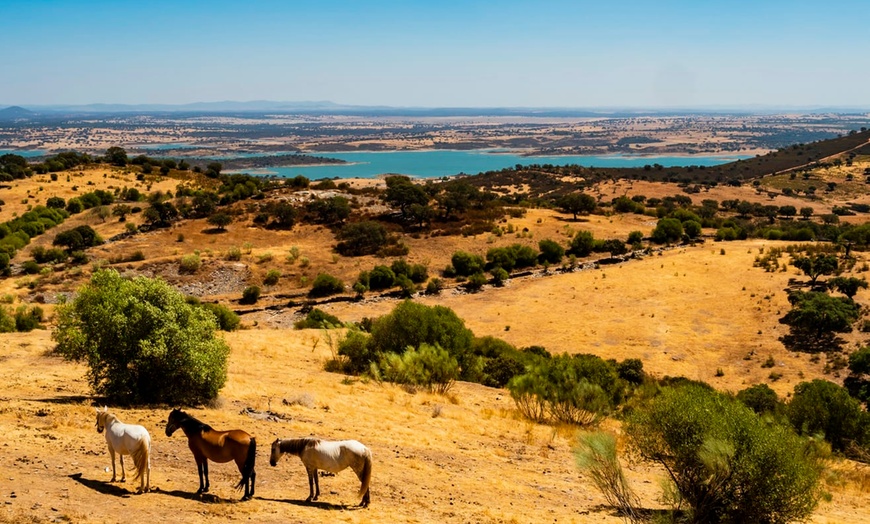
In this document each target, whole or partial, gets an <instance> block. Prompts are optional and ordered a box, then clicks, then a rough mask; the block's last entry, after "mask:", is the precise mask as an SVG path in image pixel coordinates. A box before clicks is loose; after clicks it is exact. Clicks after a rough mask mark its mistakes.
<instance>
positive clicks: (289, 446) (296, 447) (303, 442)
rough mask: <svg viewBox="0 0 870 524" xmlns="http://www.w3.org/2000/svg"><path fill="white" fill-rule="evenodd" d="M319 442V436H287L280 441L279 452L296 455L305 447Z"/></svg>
mask: <svg viewBox="0 0 870 524" xmlns="http://www.w3.org/2000/svg"><path fill="white" fill-rule="evenodd" d="M319 443H320V439H319V438H288V439H284V440H282V441H280V444H279V448H280V449H281V453H290V454H292V455H298V454H300V453H302V451H303V450H305V449H306V448H309V447H313V446H316V445H318V444H319Z"/></svg>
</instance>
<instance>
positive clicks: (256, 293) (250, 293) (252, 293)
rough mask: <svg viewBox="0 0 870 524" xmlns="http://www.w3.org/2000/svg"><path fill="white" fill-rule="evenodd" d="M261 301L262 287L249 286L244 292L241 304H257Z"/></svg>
mask: <svg viewBox="0 0 870 524" xmlns="http://www.w3.org/2000/svg"><path fill="white" fill-rule="evenodd" d="M257 300H260V286H248V287H246V288H245V290H244V291H242V299H241V300H239V303H240V304H256V303H257Z"/></svg>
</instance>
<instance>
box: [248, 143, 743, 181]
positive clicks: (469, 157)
mask: <svg viewBox="0 0 870 524" xmlns="http://www.w3.org/2000/svg"><path fill="white" fill-rule="evenodd" d="M313 154H315V155H317V156H325V157H331V158H339V159H341V160H344V161H346V162H349V163H348V164H328V165H316V166H291V167H269V168H263V169H239V170H235V171H236V172H241V173H250V174H261V175H276V176H279V177H294V176H296V175H303V176H306V177H308V178H310V179H318V178H333V177H338V178H376V177H378V176H379V175H384V174H388V173H390V174H391V173H397V174H402V175H409V176H412V177H418V178H437V177H443V176H450V175H457V174H460V173H464V174H469V175H474V174H478V173H482V172H484V171H494V170H498V169H503V168H506V167H513V166H515V165H517V164H522V165H528V164H553V165H566V164H578V165H582V166H587V167H588V166H594V167H643V166H644V165H646V164H661V165H663V166H666V167H667V166H688V165H695V166H702V165H703V166H715V165H718V164H724V163H726V162H732V161H734V160H739V159H741V158H747V157H746V156H674V157H671V156H656V157H653V156H623V155H611V156H594V155H575V156H520V155H517V154H513V153H501V152H495V151H492V150H474V151H450V150H448V151H444V150H438V151H388V152H353V153H345V152H341V153H321V152H318V153H313Z"/></svg>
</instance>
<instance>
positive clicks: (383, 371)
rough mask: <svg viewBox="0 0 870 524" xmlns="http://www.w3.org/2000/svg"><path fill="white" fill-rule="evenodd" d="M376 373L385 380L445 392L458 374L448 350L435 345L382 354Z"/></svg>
mask: <svg viewBox="0 0 870 524" xmlns="http://www.w3.org/2000/svg"><path fill="white" fill-rule="evenodd" d="M377 374H378V375H379V376H380V378H381V379H383V380H386V381H388V382H395V383H397V384H408V385H412V386H422V387H426V388H427V389H429V390H430V391H432V392H435V393H441V394H444V393H447V392H448V391H449V390H450V388H451V387H453V384H454V383H455V382H456V379H457V378H458V377H459V363H458V362H457V361H456V358H455V357H453V356H452V355H450V353H449V352H448V351H447V350H445V349H442V348H441V347H439V346H437V345H435V346H432V345H429V344H421V345H420V347H418V348H408V349H407V350H406V351H404V352H403V353H401V354H396V353H387V354H385V355H382V356H381V359H380V362H379V363H378V365H377Z"/></svg>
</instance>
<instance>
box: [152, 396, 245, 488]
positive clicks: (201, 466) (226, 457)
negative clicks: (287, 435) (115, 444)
mask: <svg viewBox="0 0 870 524" xmlns="http://www.w3.org/2000/svg"><path fill="white" fill-rule="evenodd" d="M179 428H180V429H181V430H182V431H184V434H185V435H186V436H187V446H188V447H189V448H190V451H191V452H192V453H193V459H194V460H195V461H196V470H197V473H199V490H197V493H206V492H208V489H209V481H208V461H209V460H211V461H212V462H217V463H220V464H222V463H225V462H230V461H235V463H236V466H237V467H238V468H239V473H241V474H242V480H240V481H239V483H238V484H236V489H242V488H243V487H244V488H245V495H244V496H243V497H242V500H249V499H251V498H253V496H254V481H255V480H256V478H257V473H256V471H255V470H254V466H255V462H256V458H257V441H256V439H255V438H254V437H252V436H251V435H249V434H247V433H245V432H244V431H242V430H240V429H233V430H230V431H217V430H215V429H213V428H212V427H211V426H209V425H208V424H205V423H203V422H200V421H199V420H197V419H195V418H193V417H191V416H190V415H188V414H187V413H185V412H183V411H181V410H180V409H173V410H172V412H171V413H170V414H169V420H167V421H166V436H167V437H171V436H172V434H173V433H174V432H175V431H176V430H177V429H179Z"/></svg>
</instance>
